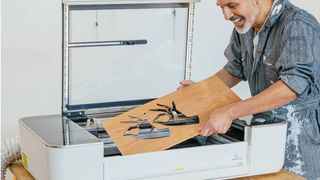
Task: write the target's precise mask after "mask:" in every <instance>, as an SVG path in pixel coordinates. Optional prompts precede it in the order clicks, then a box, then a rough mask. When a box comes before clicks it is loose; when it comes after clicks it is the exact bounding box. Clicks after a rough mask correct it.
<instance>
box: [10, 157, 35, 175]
mask: <svg viewBox="0 0 320 180" xmlns="http://www.w3.org/2000/svg"><path fill="white" fill-rule="evenodd" d="M9 169H10V171H11V173H12V174H13V176H14V177H13V178H14V179H17V180H34V178H33V177H32V176H31V174H30V173H29V172H28V171H27V170H26V169H25V168H24V166H23V165H22V162H21V161H17V162H14V163H12V164H10V166H9Z"/></svg>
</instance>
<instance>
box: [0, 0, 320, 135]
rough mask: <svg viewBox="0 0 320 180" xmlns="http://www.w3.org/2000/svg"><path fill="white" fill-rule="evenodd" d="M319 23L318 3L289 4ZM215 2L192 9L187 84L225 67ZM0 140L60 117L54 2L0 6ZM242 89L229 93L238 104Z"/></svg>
mask: <svg viewBox="0 0 320 180" xmlns="http://www.w3.org/2000/svg"><path fill="white" fill-rule="evenodd" d="M292 1H293V2H294V3H295V4H298V5H301V7H303V8H305V9H308V10H310V11H311V12H312V13H313V14H314V15H315V16H316V17H317V18H318V20H320V1H319V0H309V1H303V0H292ZM215 3H216V1H215V0H202V2H201V3H200V4H197V7H196V19H195V34H194V51H193V71H192V79H193V80H196V81H197V80H200V79H203V78H205V77H207V76H210V75H212V74H213V73H215V72H216V71H218V70H219V69H220V68H221V67H222V66H223V65H224V64H225V62H226V60H225V58H224V56H223V51H224V48H225V46H226V45H227V43H228V40H229V36H230V32H231V30H232V25H231V24H230V23H228V22H225V21H224V19H223V16H222V14H221V12H220V9H219V8H218V7H216V5H215ZM1 18H2V24H1V25H2V26H1V28H2V29H1V35H2V41H1V46H2V47H1V48H2V54H1V96H2V100H1V105H2V106H1V111H2V113H1V130H2V131H1V135H2V138H5V137H8V136H16V135H17V134H18V128H17V121H18V119H19V118H21V117H24V116H33V115H41V114H55V113H60V106H61V21H60V20H61V7H60V0H50V1H43V0H33V1H32V2H31V1H25V0H4V1H2V6H1ZM246 86H247V85H246V84H245V83H243V84H241V85H240V86H239V87H237V88H236V89H235V91H236V93H237V94H239V95H240V96H241V97H242V98H244V97H248V96H249V92H248V88H247V87H246Z"/></svg>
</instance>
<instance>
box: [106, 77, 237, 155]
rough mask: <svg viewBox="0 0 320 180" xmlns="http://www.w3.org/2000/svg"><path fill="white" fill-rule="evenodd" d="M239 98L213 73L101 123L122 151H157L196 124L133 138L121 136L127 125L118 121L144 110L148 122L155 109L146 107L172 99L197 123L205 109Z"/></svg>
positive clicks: (186, 136)
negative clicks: (151, 136) (167, 133)
mask: <svg viewBox="0 0 320 180" xmlns="http://www.w3.org/2000/svg"><path fill="white" fill-rule="evenodd" d="M239 100H240V98H239V97H238V96H237V95H236V94H234V93H233V92H232V91H231V90H230V89H229V88H228V87H227V86H226V85H225V84H224V83H223V81H222V80H220V79H219V78H218V77H217V76H212V77H210V78H208V79H205V80H202V81H200V82H198V83H196V84H193V85H191V86H189V87H187V88H184V89H181V90H179V91H175V92H173V93H171V94H168V95H166V96H163V97H161V98H158V99H156V100H153V101H151V102H149V103H146V104H144V105H143V106H140V107H137V108H135V109H133V110H130V111H128V112H126V113H123V114H121V115H119V116H116V117H114V118H112V119H111V120H109V121H107V122H104V123H103V127H104V128H105V129H106V131H107V132H108V134H109V135H110V136H111V138H112V140H113V141H114V142H115V143H116V145H117V147H118V148H119V150H120V152H121V153H122V155H129V154H136V153H142V152H152V151H161V150H165V149H168V148H170V147H172V146H174V145H176V144H178V143H181V142H183V141H185V140H187V139H190V138H192V137H194V136H196V135H198V134H199V131H198V128H199V124H194V125H188V126H176V127H170V137H165V138H157V139H135V138H132V137H128V136H123V133H124V132H125V131H126V130H127V129H128V125H127V124H124V123H120V122H121V121H126V120H130V119H129V118H128V116H129V115H131V116H136V117H140V118H142V117H143V114H144V113H146V114H147V116H148V118H149V122H150V123H152V122H151V121H150V120H153V119H154V118H155V117H156V116H157V115H158V114H159V112H152V111H149V109H152V108H157V105H156V104H157V103H160V104H165V105H169V106H171V103H172V101H174V102H175V103H176V107H177V109H178V110H179V111H180V112H182V113H184V114H185V115H187V116H194V115H198V116H199V119H200V125H201V124H202V123H204V122H205V120H206V119H207V117H208V115H209V113H210V112H211V111H212V110H214V109H215V108H217V107H221V106H223V105H226V104H229V103H233V102H237V101H239ZM154 126H156V127H157V128H159V129H162V128H165V127H167V126H163V125H159V124H154Z"/></svg>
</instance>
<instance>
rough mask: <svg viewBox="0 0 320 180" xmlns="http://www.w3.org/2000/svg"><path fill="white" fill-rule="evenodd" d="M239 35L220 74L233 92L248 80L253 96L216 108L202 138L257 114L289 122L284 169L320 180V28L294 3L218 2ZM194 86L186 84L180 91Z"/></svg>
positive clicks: (264, 0) (262, 0)
mask: <svg viewBox="0 0 320 180" xmlns="http://www.w3.org/2000/svg"><path fill="white" fill-rule="evenodd" d="M217 5H218V6H220V7H221V9H222V12H223V15H224V17H225V19H226V20H230V21H232V23H233V24H234V26H235V30H234V31H233V33H232V36H231V40H230V43H229V45H228V46H227V48H226V50H225V56H226V57H227V59H228V63H227V64H226V65H225V66H224V68H223V69H222V70H220V71H219V72H218V73H217V74H216V75H217V76H218V77H219V78H221V79H222V80H223V81H224V82H225V83H226V84H227V85H228V86H229V87H233V86H234V85H236V84H237V83H239V82H240V81H241V80H247V81H248V83H249V86H250V90H251V94H252V97H251V98H249V99H246V100H242V101H240V102H238V103H233V104H229V105H227V106H224V107H221V108H218V109H215V110H214V111H213V112H212V113H211V114H210V116H209V117H208V119H207V121H206V123H205V124H204V125H203V126H202V127H201V128H200V129H199V131H200V133H201V135H203V136H209V135H212V134H224V133H226V131H227V130H228V129H229V127H230V125H231V123H232V121H233V120H234V119H237V118H239V117H243V116H246V115H251V114H255V116H262V117H263V116H264V115H268V116H271V117H274V118H282V119H287V120H288V131H287V142H286V155H285V163H284V168H286V169H288V170H289V171H292V172H294V173H297V174H299V175H302V176H304V177H306V178H307V179H312V180H313V179H320V25H319V23H318V22H317V21H316V19H315V18H314V17H313V16H311V15H310V14H309V13H307V12H305V11H303V10H301V9H299V8H297V7H295V6H293V5H292V4H291V3H290V2H289V1H288V0H217ZM192 83H193V82H192V81H181V82H180V84H181V86H180V88H183V87H185V86H188V85H191V84H192Z"/></svg>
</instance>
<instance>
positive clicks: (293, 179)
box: [9, 162, 304, 180]
mask: <svg viewBox="0 0 320 180" xmlns="http://www.w3.org/2000/svg"><path fill="white" fill-rule="evenodd" d="M9 169H10V171H11V172H12V174H13V175H14V176H15V177H14V179H13V180H34V178H33V177H32V176H31V175H30V173H29V172H28V171H27V170H26V169H25V168H24V167H23V165H22V163H21V162H15V163H13V164H11V165H10V166H9ZM303 179H304V178H303V177H301V176H297V175H295V174H293V173H290V172H288V171H286V170H281V171H280V172H277V173H272V174H265V175H258V176H252V177H242V178H235V179H232V180H303Z"/></svg>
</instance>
